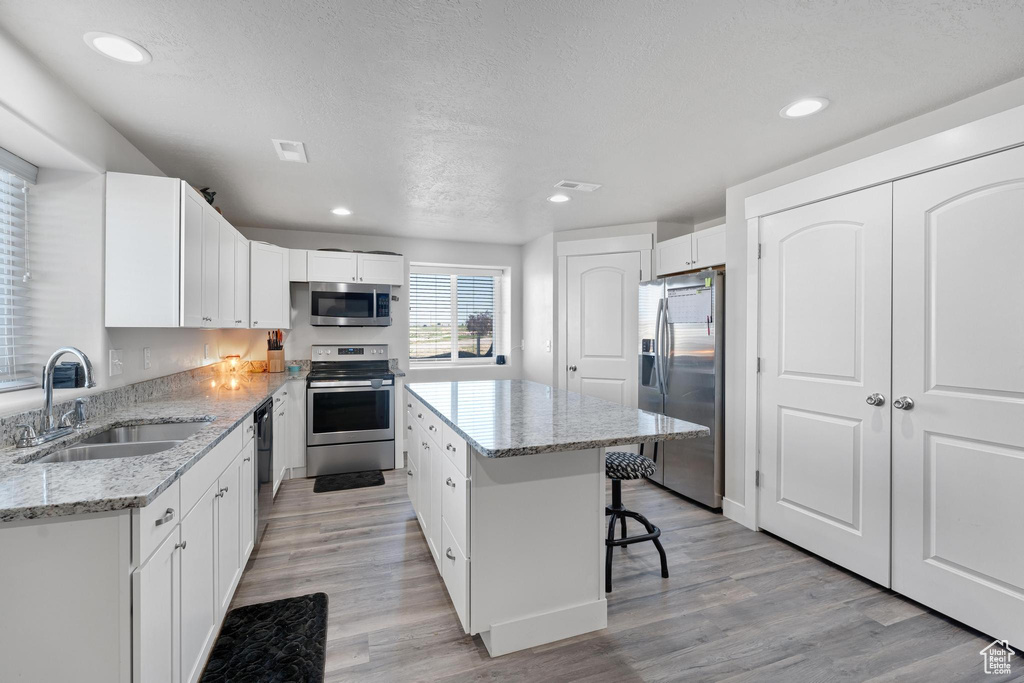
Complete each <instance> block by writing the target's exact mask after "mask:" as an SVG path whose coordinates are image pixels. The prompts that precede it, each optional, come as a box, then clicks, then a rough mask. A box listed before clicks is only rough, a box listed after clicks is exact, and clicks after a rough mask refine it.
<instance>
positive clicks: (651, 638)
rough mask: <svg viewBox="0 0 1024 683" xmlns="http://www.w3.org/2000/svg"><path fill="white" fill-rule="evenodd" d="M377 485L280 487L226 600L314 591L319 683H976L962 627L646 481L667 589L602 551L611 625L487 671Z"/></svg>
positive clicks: (394, 491) (400, 484) (645, 566)
mask: <svg viewBox="0 0 1024 683" xmlns="http://www.w3.org/2000/svg"><path fill="white" fill-rule="evenodd" d="M385 482H386V483H385V485H384V486H378V487H371V488H366V489H355V490H350V491H337V492H330V493H317V494H315V493H313V490H312V489H313V480H312V479H300V480H289V481H286V482H284V483H283V484H282V487H281V490H280V492H279V494H278V498H277V501H276V502H275V505H274V509H273V511H272V513H271V518H270V524H269V525H268V528H267V532H266V535H265V537H264V539H263V543H262V545H261V547H260V549H259V551H258V553H257V554H255V555H254V557H253V558H252V559H251V560H250V562H249V566H248V567H247V568H246V571H245V573H244V574H243V576H242V580H241V583H240V584H239V588H238V592H237V593H236V595H235V598H234V601H233V604H232V606H233V607H234V606H240V605H246V604H251V603H254V602H262V601H265V600H273V599H277V598H282V597H287V596H290V595H299V594H303V593H310V592H315V591H323V592H325V593H327V594H328V596H329V597H330V624H329V627H328V644H327V680H328V681H332V682H335V681H388V682H390V681H397V680H401V681H425V680H430V681H478V680H479V681H482V680H502V681H539V680H543V681H594V682H603V681H616V682H621V681H676V680H687V681H731V682H732V683H741V682H749V681H786V682H787V683H790V682H793V681H844V680H845V681H863V680H872V681H878V682H879V683H881V682H883V681H884V682H887V683H888V682H895V681H901V682H902V681H950V680H971V679H977V678H982V676H981V658H980V656H979V655H978V654H977V652H978V650H980V649H981V648H982V647H984V645H985V644H987V642H986V641H985V640H984V639H983V638H982V637H981V636H980V635H979V634H977V633H976V632H974V631H972V630H970V629H967V628H966V627H963V626H961V625H959V624H957V623H956V622H953V621H952V620H950V619H948V618H946V617H943V616H941V615H937V614H935V613H933V612H931V611H929V610H927V609H926V608H924V607H922V606H920V605H917V604H916V603H913V602H911V601H909V600H906V599H904V598H902V597H900V596H897V595H895V594H894V593H892V592H891V591H888V590H885V589H883V588H881V587H879V586H877V585H876V584H873V583H871V582H868V581H865V580H863V579H861V578H859V577H857V576H855V575H853V574H851V573H850V572H847V571H845V570H843V569H841V568H839V567H836V566H834V565H832V564H829V563H828V562H825V561H823V560H821V559H820V558H817V557H815V556H814V555H811V554H809V553H806V552H804V551H802V550H800V549H799V548H795V547H793V546H791V545H789V544H787V543H785V542H783V541H781V540H779V539H777V538H775V537H773V536H770V535H768V534H763V533H757V532H754V531H750V530H749V529H745V528H743V527H741V526H740V525H738V524H735V523H733V522H732V521H730V520H728V519H725V518H724V517H722V516H721V515H719V514H716V513H714V512H712V511H710V510H707V509H705V508H703V507H701V506H698V505H695V504H692V503H690V502H688V501H686V500H685V499H683V498H680V497H679V496H676V495H674V494H672V493H670V492H668V491H666V490H665V489H662V488H661V487H659V486H656V485H654V484H651V483H649V482H624V483H623V499H624V502H625V503H626V505H627V506H628V507H630V508H631V509H635V510H637V511H639V512H642V513H643V514H644V515H646V516H647V517H648V518H649V519H650V520H651V521H652V522H653V523H654V524H657V525H658V526H659V527H661V529H662V542H663V544H664V546H665V550H666V552H667V553H668V560H669V572H670V577H669V578H668V579H662V578H661V576H660V569H659V564H658V555H657V552H656V551H655V549H654V547H653V546H652V545H650V544H638V545H633V546H628V547H626V548H620V549H616V551H615V556H614V564H613V580H614V591H613V592H612V593H610V594H609V596H608V628H607V629H605V630H603V631H599V632H595V633H588V634H584V635H581V636H578V637H576V638H570V639H567V640H563V641H559V642H557V643H549V644H547V645H544V646H542V647H537V648H533V649H531V650H527V651H523V652H517V653H513V654H510V655H506V656H504V657H499V658H496V659H492V658H491V657H489V656H488V655H487V651H486V649H485V648H484V646H483V643H482V642H481V641H480V639H479V638H478V637H470V636H467V635H466V634H465V633H463V632H462V630H461V628H460V627H459V622H458V618H457V617H456V615H455V612H454V610H453V608H452V606H451V601H450V600H449V598H448V595H447V593H446V592H445V588H444V585H443V582H442V581H441V578H440V575H439V574H438V572H437V568H436V566H435V564H434V560H433V558H432V557H431V555H430V551H429V549H428V548H427V544H426V542H425V540H424V539H423V535H422V533H421V531H420V528H419V524H418V523H417V522H416V518H415V515H414V514H413V511H412V507H411V505H410V504H409V500H408V498H407V497H406V495H405V487H406V475H405V473H404V471H396V472H386V473H385ZM609 495H610V494H609ZM552 528H554V524H553V527H552ZM630 532H631V533H638V532H640V528H639V526H638V525H634V524H633V523H632V522H631V523H630ZM1021 666H1022V668H1024V665H1021ZM984 678H985V680H986V683H987V681H988V680H1000V681H1002V680H1013V679H1015V677H1012V676H1011V677H1009V678H1004V679H994V678H992V677H984ZM1022 678H1024V677H1022Z"/></svg>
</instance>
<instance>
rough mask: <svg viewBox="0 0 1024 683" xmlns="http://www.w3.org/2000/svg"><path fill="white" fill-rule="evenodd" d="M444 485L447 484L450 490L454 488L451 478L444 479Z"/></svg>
mask: <svg viewBox="0 0 1024 683" xmlns="http://www.w3.org/2000/svg"><path fill="white" fill-rule="evenodd" d="M444 483H446V484H448V485H449V486H451V487H452V488H455V482H454V481H452V478H451V477H448V479H446V480H445V482H444Z"/></svg>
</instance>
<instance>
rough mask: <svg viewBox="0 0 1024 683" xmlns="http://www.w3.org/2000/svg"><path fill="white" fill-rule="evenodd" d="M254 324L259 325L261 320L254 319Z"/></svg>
mask: <svg viewBox="0 0 1024 683" xmlns="http://www.w3.org/2000/svg"><path fill="white" fill-rule="evenodd" d="M252 324H253V325H259V324H260V321H259V320H253V321H252Z"/></svg>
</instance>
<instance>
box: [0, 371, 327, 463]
mask: <svg viewBox="0 0 1024 683" xmlns="http://www.w3.org/2000/svg"><path fill="white" fill-rule="evenodd" d="M288 363H289V364H298V365H301V366H302V368H303V370H308V369H309V361H308V360H297V361H288ZM265 369H266V361H248V362H247V365H246V364H243V365H240V366H239V367H238V369H237V372H238V373H243V374H244V373H248V372H264V371H265ZM229 372H230V364H229V362H228V361H221V362H219V363H212V364H210V365H204V366H202V367H199V368H194V369H192V370H185V371H184V372H177V373H174V374H173V375H167V376H165V377H157V378H156V379H149V380H146V381H144V382H137V383H135V384H127V385H125V386H121V387H115V388H113V389H108V390H106V391H101V392H99V393H97V394H91V395H89V396H87V397H86V401H87V402H86V406H85V414H86V418H87V419H89V420H92V419H93V418H94V417H96V416H99V415H106V414H109V413H112V412H115V411H117V410H119V409H122V408H124V407H125V406H128V405H131V404H134V403H137V402H140V401H146V400H150V399H153V398H157V397H160V396H162V395H164V394H168V393H171V392H173V391H176V390H178V389H183V388H187V387H188V386H190V385H194V384H195V383H197V382H201V381H203V380H210V379H212V378H215V377H218V376H222V375H224V374H227V373H229ZM32 391H40V392H41V391H42V389H33V390H32ZM58 391H61V390H58ZM62 393H65V395H67V394H70V393H71V392H70V391H67V390H64V391H62ZM75 398H76V397H75V396H70V397H69V398H68V400H64V401H60V402H56V401H55V402H54V404H53V416H54V419H59V418H60V416H61V415H63V414H65V413H67V412H68V411H70V410H73V409H74V406H75ZM42 416H43V409H42V408H36V409H34V410H29V411H25V412H21V413H14V414H12V415H7V416H4V417H0V446H10V445H13V444H14V443H15V442H16V441H17V439H18V437H19V436H20V431H21V430H20V429H18V425H19V424H30V425H32V426H34V427H38V426H39V424H40V422H41V421H42Z"/></svg>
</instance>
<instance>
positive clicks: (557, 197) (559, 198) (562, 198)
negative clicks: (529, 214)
mask: <svg viewBox="0 0 1024 683" xmlns="http://www.w3.org/2000/svg"><path fill="white" fill-rule="evenodd" d="M570 199H572V197H570V196H569V195H565V194H553V195H551V196H550V197H548V201H549V202H554V203H555V204H561V203H562V202H567V201H569V200H570Z"/></svg>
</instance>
